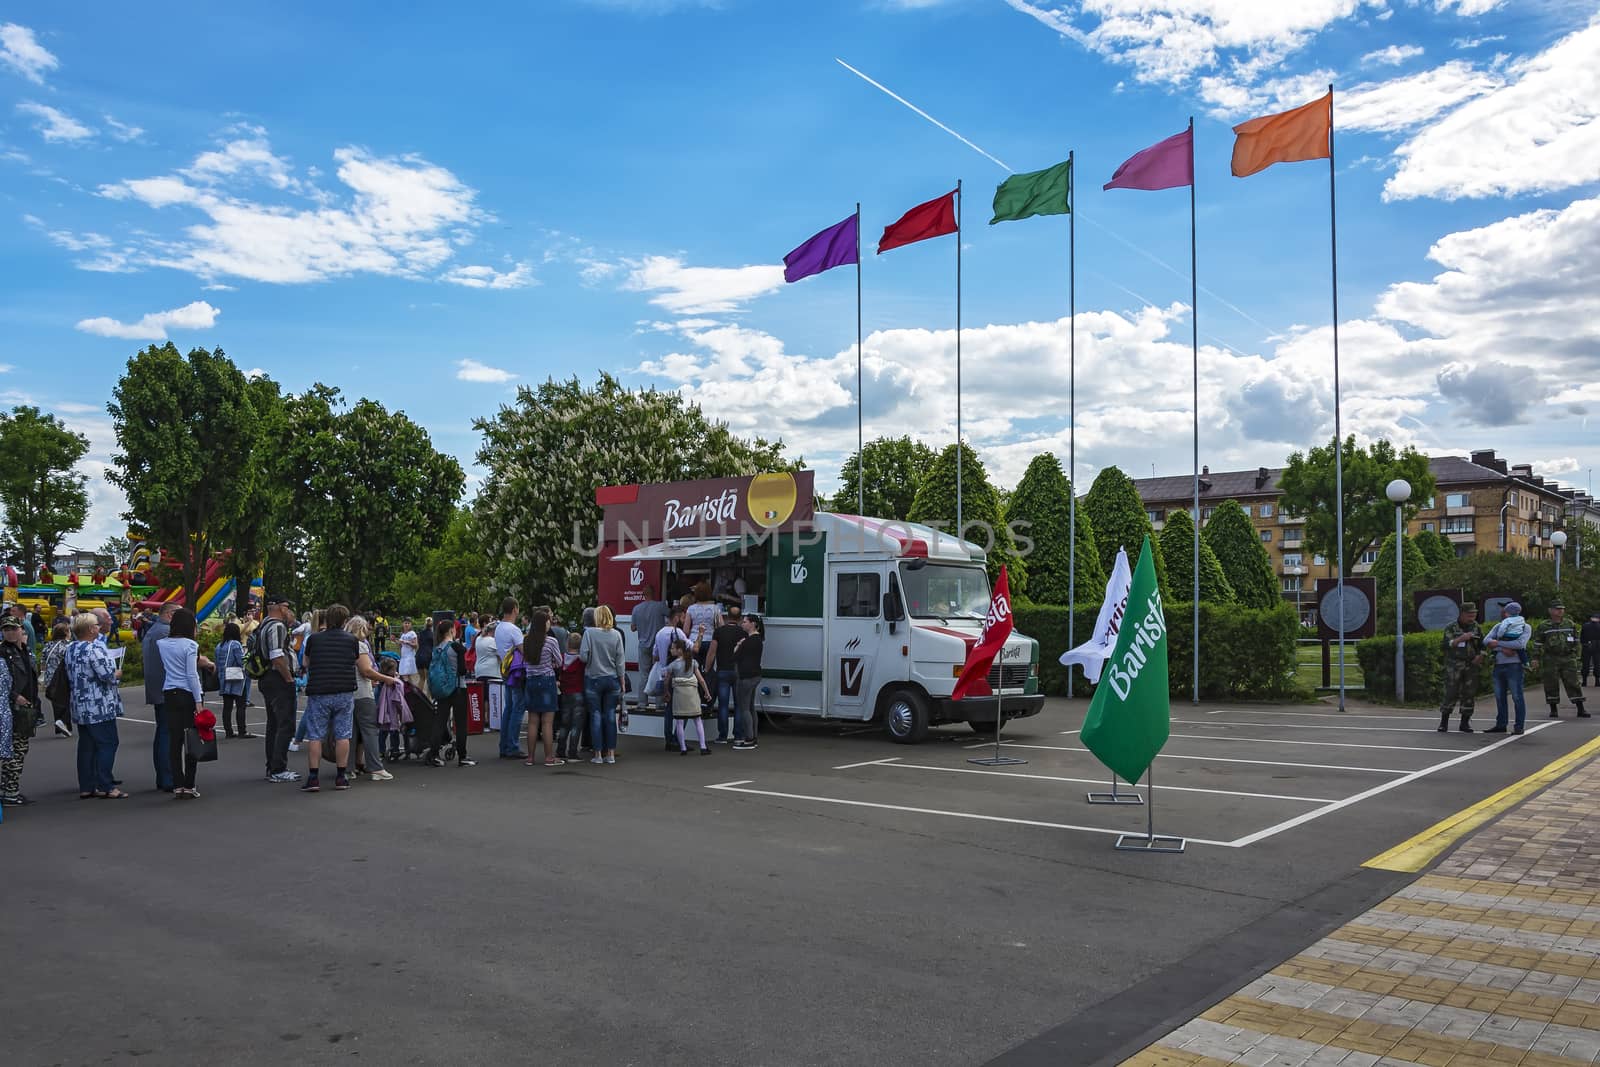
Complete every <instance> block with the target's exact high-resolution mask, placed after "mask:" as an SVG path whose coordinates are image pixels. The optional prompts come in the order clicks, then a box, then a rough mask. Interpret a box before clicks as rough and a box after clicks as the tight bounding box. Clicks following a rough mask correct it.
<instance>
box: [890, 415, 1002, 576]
mask: <svg viewBox="0 0 1600 1067" xmlns="http://www.w3.org/2000/svg"><path fill="white" fill-rule="evenodd" d="M957 451H958V450H957V448H956V446H955V445H953V444H951V445H947V446H945V450H944V451H943V452H941V453H939V457H938V458H937V459H936V460H934V462H933V466H932V467H930V468H929V469H928V476H927V477H926V478H924V479H923V480H922V484H921V485H919V486H918V487H917V498H916V500H915V501H913V502H912V504H911V511H910V513H909V514H908V515H907V516H906V518H907V519H908V520H909V521H911V522H918V523H922V524H924V525H927V526H932V527H933V528H934V529H936V530H947V531H949V532H950V533H952V534H954V535H956V536H965V537H966V539H967V540H970V541H972V542H973V543H974V544H976V545H978V547H980V548H982V549H984V550H985V551H986V552H987V553H988V556H989V562H988V571H989V578H990V580H991V581H993V580H994V579H996V578H998V577H999V576H1000V568H1001V567H1005V568H1006V572H1007V578H1008V581H1009V582H1010V586H1011V595H1012V596H1014V597H1019V596H1026V595H1027V591H1028V567H1027V564H1026V563H1024V562H1023V560H1022V556H1021V554H1020V553H1018V551H1017V543H1016V540H1015V539H1014V538H1013V537H1012V536H1011V530H1010V528H1009V527H1008V526H1006V523H1005V518H1004V512H1003V511H1002V509H1001V507H1000V494H999V493H997V492H995V489H994V486H992V485H990V484H989V475H988V473H987V472H986V471H985V470H984V469H983V461H982V460H981V459H980V458H979V457H978V453H977V452H976V451H975V450H974V449H973V447H972V446H971V445H965V446H963V447H962V448H961V449H959V451H960V452H961V521H962V522H963V523H964V524H965V526H966V529H965V530H964V531H957V530H956V528H955V525H956V452H957Z"/></svg>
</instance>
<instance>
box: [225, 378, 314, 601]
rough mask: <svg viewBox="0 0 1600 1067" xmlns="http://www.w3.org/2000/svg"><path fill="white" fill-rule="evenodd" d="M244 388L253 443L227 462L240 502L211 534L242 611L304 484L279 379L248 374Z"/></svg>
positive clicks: (286, 539)
mask: <svg viewBox="0 0 1600 1067" xmlns="http://www.w3.org/2000/svg"><path fill="white" fill-rule="evenodd" d="M245 390H246V392H247V393H248V395H249V397H250V404H251V408H252V410H253V411H254V413H255V419H256V422H255V434H256V446H255V447H254V448H252V449H251V450H250V451H249V452H248V453H244V454H241V455H238V456H237V457H230V460H229V461H230V462H233V463H237V464H238V465H239V468H240V469H239V477H240V479H241V481H243V482H244V483H245V485H244V488H243V491H242V493H241V497H240V501H241V502H240V506H239V507H238V508H237V509H236V510H235V511H234V512H233V513H232V514H231V515H229V516H227V517H226V518H224V519H223V520H222V521H221V522H220V523H219V524H218V529H217V536H216V542H217V547H218V548H225V549H227V551H228V557H227V568H228V575H229V577H231V578H232V579H233V582H234V589H235V590H236V593H235V597H236V599H235V603H236V604H237V605H238V610H239V612H240V613H241V614H242V613H243V611H244V609H245V606H246V605H247V603H248V601H249V592H248V591H249V589H250V586H251V584H252V583H253V582H254V581H255V579H256V578H257V576H259V575H261V574H262V572H263V571H264V570H265V569H266V566H267V557H268V555H269V554H270V553H272V552H274V551H281V550H282V548H283V546H285V545H286V544H288V543H290V541H291V539H292V538H291V535H290V533H289V531H288V530H287V529H286V525H287V523H288V521H289V514H290V505H291V504H292V502H293V500H294V486H295V485H297V484H303V483H301V482H300V481H299V475H300V474H301V473H302V472H300V471H297V470H296V469H295V466H294V463H293V457H294V455H295V448H294V435H293V432H292V429H291V426H290V423H289V409H288V406H287V404H286V403H285V400H284V397H283V396H282V394H281V393H280V391H279V387H278V383H277V382H274V381H273V380H272V379H271V378H266V377H257V378H252V379H249V380H248V381H247V382H246V383H245ZM276 591H277V592H280V593H286V592H288V590H285V589H281V588H279V589H277V590H276Z"/></svg>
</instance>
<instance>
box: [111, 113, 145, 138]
mask: <svg viewBox="0 0 1600 1067" xmlns="http://www.w3.org/2000/svg"><path fill="white" fill-rule="evenodd" d="M100 117H101V118H103V119H105V122H106V125H107V126H108V127H110V131H111V136H112V137H115V138H116V139H117V140H119V141H137V140H138V139H139V138H140V137H142V136H144V127H142V126H130V125H129V124H128V123H126V122H118V121H117V120H116V119H114V118H112V117H111V116H110V115H101V116H100Z"/></svg>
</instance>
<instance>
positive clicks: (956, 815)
mask: <svg viewBox="0 0 1600 1067" xmlns="http://www.w3.org/2000/svg"><path fill="white" fill-rule="evenodd" d="M753 780H754V779H750V778H745V779H742V780H740V781H737V782H724V783H722V784H721V785H708V786H706V788H707V789H717V790H721V791H722V792H725V793H746V794H749V795H751V796H758V797H777V798H778V799H780V800H808V801H811V802H812V803H814V804H841V805H844V806H846V807H852V808H876V809H878V810H879V811H904V812H909V813H911V814H913V815H943V816H945V817H946V818H950V819H975V820H977V821H979V822H998V823H1008V824H1010V825H1012V826H1035V827H1039V828H1041V829H1045V830H1077V831H1079V832H1081V833H1086V834H1109V835H1111V836H1113V837H1121V836H1122V835H1123V834H1125V833H1128V832H1129V831H1127V830H1108V829H1107V828H1105V827H1104V826H1078V825H1075V824H1073V823H1064V822H1041V821H1040V820H1038V819H1012V818H1007V817H1005V816H1003V815H979V814H977V813H976V812H970V811H945V810H942V809H939V808H912V807H906V806H905V805H902V804H876V803H873V802H872V801H870V800H841V799H839V798H838V797H816V796H809V795H807V794H805V793H779V792H775V791H774V790H770V789H745V788H744V787H745V786H747V785H749V784H750V783H751V782H752V781H753ZM1186 840H1187V841H1188V842H1189V843H1190V844H1194V845H1219V846H1222V847H1227V846H1228V845H1229V842H1227V841H1211V840H1208V839H1207V838H1203V837H1190V838H1186Z"/></svg>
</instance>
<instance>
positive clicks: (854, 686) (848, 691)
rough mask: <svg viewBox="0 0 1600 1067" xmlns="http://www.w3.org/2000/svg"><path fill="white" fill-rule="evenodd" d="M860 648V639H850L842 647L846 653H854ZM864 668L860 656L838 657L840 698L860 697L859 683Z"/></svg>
mask: <svg viewBox="0 0 1600 1067" xmlns="http://www.w3.org/2000/svg"><path fill="white" fill-rule="evenodd" d="M860 647H861V638H859V637H852V638H851V639H850V640H849V641H848V642H847V643H846V644H845V646H844V650H845V651H846V652H854V651H855V650H856V649H858V648H860ZM866 673H867V671H866V666H865V665H864V664H863V663H862V660H861V657H860V656H841V657H839V695H840V696H842V697H858V696H860V695H861V681H862V678H863V677H864V676H865V675H866Z"/></svg>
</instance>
